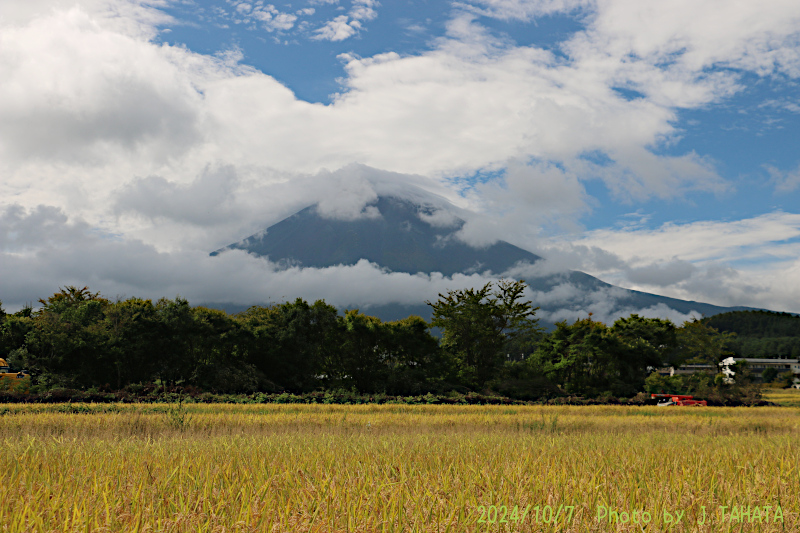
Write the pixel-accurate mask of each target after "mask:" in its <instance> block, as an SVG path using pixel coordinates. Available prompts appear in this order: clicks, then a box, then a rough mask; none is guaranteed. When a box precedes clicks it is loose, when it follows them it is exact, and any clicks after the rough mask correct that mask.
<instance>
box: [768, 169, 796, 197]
mask: <svg viewBox="0 0 800 533" xmlns="http://www.w3.org/2000/svg"><path fill="white" fill-rule="evenodd" d="M764 168H766V170H767V172H769V176H770V180H771V181H772V183H773V184H774V185H775V192H778V193H787V192H792V191H795V190H797V189H798V188H800V165H799V166H798V167H797V168H796V169H794V170H792V171H789V172H782V171H781V170H780V169H778V168H775V167H774V166H772V165H765V166H764Z"/></svg>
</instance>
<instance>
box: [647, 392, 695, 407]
mask: <svg viewBox="0 0 800 533" xmlns="http://www.w3.org/2000/svg"><path fill="white" fill-rule="evenodd" d="M650 398H651V399H653V400H661V401H659V402H658V406H659V407H666V406H668V405H703V406H708V403H707V402H706V401H705V400H695V399H694V396H688V395H686V394H651V395H650Z"/></svg>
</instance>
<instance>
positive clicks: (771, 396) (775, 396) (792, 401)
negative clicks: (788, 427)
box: [763, 388, 800, 407]
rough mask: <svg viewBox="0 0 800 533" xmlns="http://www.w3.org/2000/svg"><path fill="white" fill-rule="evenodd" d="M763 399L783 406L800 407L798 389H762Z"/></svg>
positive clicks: (799, 390) (799, 391) (799, 392)
mask: <svg viewBox="0 0 800 533" xmlns="http://www.w3.org/2000/svg"><path fill="white" fill-rule="evenodd" d="M763 395H764V399H765V400H767V401H770V402H772V403H776V404H778V405H782V406H784V407H800V389H769V388H766V389H764V391H763Z"/></svg>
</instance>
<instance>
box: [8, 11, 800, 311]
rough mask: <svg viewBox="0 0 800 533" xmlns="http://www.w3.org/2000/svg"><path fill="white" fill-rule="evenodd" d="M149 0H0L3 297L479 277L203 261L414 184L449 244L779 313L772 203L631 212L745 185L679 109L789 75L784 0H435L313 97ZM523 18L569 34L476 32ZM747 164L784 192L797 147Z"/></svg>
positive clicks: (301, 31)
mask: <svg viewBox="0 0 800 533" xmlns="http://www.w3.org/2000/svg"><path fill="white" fill-rule="evenodd" d="M172 5H174V3H172V2H168V1H160V0H38V1H35V2H25V3H20V2H6V3H3V4H2V5H0V65H3V73H4V75H3V78H2V79H0V176H2V178H0V221H1V222H2V225H0V245H1V247H0V270H1V271H2V273H3V278H4V280H9V281H4V283H3V292H2V294H1V295H0V298H2V299H3V300H4V303H5V305H6V306H7V307H12V308H13V307H15V306H19V305H22V304H23V303H24V302H26V301H29V300H30V299H31V298H38V297H42V296H46V295H48V294H50V293H52V292H53V291H55V290H56V289H57V288H58V286H63V285H65V284H70V283H73V284H77V285H84V284H89V285H90V286H91V287H92V288H93V289H95V290H102V291H103V292H104V293H106V294H109V295H114V294H127V295H134V294H135V295H147V296H151V297H152V296H161V295H166V296H172V295H174V294H175V293H181V294H183V295H184V296H187V297H191V298H192V299H193V300H197V301H214V300H217V301H218V300H219V299H220V298H221V295H222V294H223V293H225V294H227V295H228V299H231V298H234V299H236V300H237V301H242V302H245V300H248V303H249V301H250V300H252V299H253V298H255V297H257V298H259V299H261V300H269V299H273V300H275V299H280V298H282V297H287V298H291V297H294V296H304V297H307V298H311V299H315V298H321V297H326V298H330V299H336V301H337V302H344V303H343V305H346V304H347V299H348V298H350V296H346V294H347V293H348V291H349V293H350V294H352V295H358V297H359V298H361V297H362V296H363V297H364V298H367V299H366V300H362V299H359V300H358V301H370V302H373V301H374V302H376V303H377V302H379V301H381V302H383V301H391V300H390V299H391V298H394V297H395V296H397V297H400V298H405V299H406V300H407V299H410V298H412V297H413V298H417V297H422V298H423V299H424V298H430V297H431V296H430V295H431V294H432V293H436V292H440V291H441V290H443V289H444V288H455V285H457V284H461V283H462V282H463V283H468V282H469V283H471V282H472V281H476V282H477V281H478V280H480V279H483V278H481V277H480V276H478V278H473V277H470V276H465V277H464V278H463V279H462V278H459V280H458V281H456V280H447V279H439V278H436V277H429V278H428V279H420V278H418V277H415V276H409V275H399V274H387V273H383V272H380V271H379V270H377V269H374V268H373V267H371V266H369V265H368V264H367V265H360V266H358V265H357V266H354V267H347V268H343V269H333V270H330V271H328V270H326V269H323V270H321V271H311V270H305V269H294V270H292V269H290V270H285V271H281V273H280V274H278V273H276V272H275V271H274V268H273V266H271V265H269V264H267V265H266V266H265V264H264V261H263V260H255V259H253V258H250V257H247V256H246V255H242V254H230V255H229V256H227V257H226V258H225V259H224V260H222V259H221V258H220V261H217V262H216V263H215V262H213V261H211V260H210V259H208V258H207V257H206V256H205V254H207V252H208V251H210V250H213V249H216V248H218V247H220V246H223V245H225V244H228V243H230V242H232V241H234V240H236V239H237V238H241V237H243V236H245V235H249V234H252V233H253V232H255V231H258V230H259V229H262V228H264V227H266V226H268V225H270V224H272V223H275V222H277V221H279V220H281V219H282V218H284V217H286V216H288V215H290V214H292V213H294V212H296V211H298V210H299V209H301V208H303V207H306V206H307V205H311V204H315V203H319V204H320V207H319V209H320V212H322V213H324V214H325V216H329V217H331V218H345V219H346V218H348V217H349V218H359V217H370V216H374V215H375V213H374V212H371V211H370V210H369V209H368V204H369V203H370V201H372V200H374V199H375V198H376V197H377V196H378V195H379V194H385V193H386V192H387V191H395V192H397V193H399V194H412V192H411V191H412V190H417V189H418V190H422V191H425V192H426V193H429V194H433V195H438V196H439V197H441V198H442V199H443V200H446V201H449V202H452V203H453V204H454V205H455V206H456V207H455V208H454V209H456V211H457V212H455V213H450V212H448V211H446V210H442V211H434V212H433V213H432V214H431V215H429V216H431V217H436V218H435V220H436V221H438V222H439V223H441V224H447V223H448V220H452V217H453V216H458V217H460V218H462V219H463V220H465V221H466V223H465V225H464V227H463V228H462V229H461V230H460V232H459V238H460V239H462V240H463V241H464V242H468V243H470V244H473V245H475V246H487V245H489V244H491V243H492V242H494V241H496V240H497V239H500V238H502V239H504V240H507V241H509V242H511V243H512V244H515V245H518V246H520V247H523V248H525V249H529V250H531V251H532V252H534V253H536V254H538V255H542V256H543V257H545V258H546V259H547V261H546V262H544V263H543V264H541V265H538V266H537V268H540V269H545V268H546V269H549V270H550V271H553V272H555V271H563V270H564V269H577V270H584V271H586V272H589V273H591V274H595V275H598V276H600V277H601V278H602V279H604V280H605V281H609V282H613V283H615V284H618V285H622V286H625V287H629V288H634V289H642V290H657V291H658V292H660V293H662V294H665V295H669V296H675V297H681V298H690V299H696V300H704V301H709V302H712V303H716V304H720V305H750V306H757V307H767V308H772V309H779V310H790V311H800V308H798V307H797V305H798V304H797V302H798V301H800V298H798V297H800V283H798V281H797V280H798V279H800V275H799V274H800V260H798V257H800V254H798V253H797V252H798V251H800V250H798V247H799V246H800V222H799V221H798V218H797V217H798V215H797V214H795V213H792V212H787V211H786V210H785V209H783V210H780V209H774V208H772V206H771V205H767V204H765V207H764V208H763V210H762V211H761V212H759V213H749V214H746V215H741V216H739V217H738V218H735V217H732V218H727V219H723V218H718V219H715V220H704V219H702V218H698V217H697V216H696V215H695V216H694V217H692V218H690V219H686V220H681V219H676V220H673V221H666V222H658V223H654V222H652V221H647V220H646V219H647V212H646V211H647V210H648V209H650V208H651V207H652V206H653V205H655V204H653V203H652V202H665V203H663V204H658V205H665V206H670V205H679V204H680V205H683V204H687V203H688V204H690V203H695V204H702V203H703V202H716V201H724V200H725V198H732V197H734V196H735V195H737V194H740V193H739V192H738V191H739V190H741V189H743V188H745V185H746V184H745V183H744V182H742V181H737V180H736V179H731V178H730V176H728V175H723V174H724V173H723V172H722V171H721V168H722V166H723V165H722V164H721V163H720V162H719V161H718V160H716V159H715V158H714V157H711V156H708V155H706V153H704V151H703V150H702V149H695V147H693V146H684V145H683V144H682V139H684V137H685V136H686V134H687V130H688V128H689V127H690V121H689V120H687V119H686V118H685V117H684V115H685V114H686V113H688V112H693V111H697V112H700V111H702V110H707V109H710V108H712V107H713V106H719V105H724V104H726V103H728V102H731V101H733V100H734V99H736V98H738V97H740V96H742V95H746V94H749V93H750V91H751V90H752V87H754V86H755V85H756V84H757V83H759V82H763V83H767V82H769V83H776V84H777V83H784V82H786V83H789V84H791V83H796V82H797V79H798V78H800V44H799V43H800V32H798V28H800V4H798V3H797V2H791V1H782V0H773V1H770V2H767V3H766V4H758V5H757V4H754V3H752V2H749V1H736V2H721V1H711V2H704V3H703V4H702V5H698V4H696V3H691V2H672V3H653V2H638V1H637V2H633V1H629V0H609V1H603V2H598V1H582V0H581V1H577V0H576V1H561V0H559V1H549V0H548V1H543V0H542V1H522V0H473V1H464V2H457V3H453V4H450V5H449V8H448V10H447V12H446V16H445V19H444V20H442V21H441V28H442V30H441V32H440V33H439V34H437V35H435V36H431V37H430V38H429V39H428V40H427V41H425V42H424V43H423V44H421V45H419V46H417V47H416V48H415V49H413V50H405V51H404V50H400V49H399V45H398V51H395V50H394V49H393V47H391V46H389V47H388V48H387V50H385V51H382V52H379V53H372V54H369V55H359V54H357V53H350V52H346V53H342V54H339V56H340V57H339V61H341V62H342V65H343V67H342V68H343V69H344V75H343V76H342V78H341V80H340V91H339V92H338V94H336V95H335V96H333V98H332V99H331V101H330V102H329V103H315V102H309V101H305V100H302V99H300V98H298V97H297V96H296V95H295V93H294V92H293V91H292V89H291V88H290V87H289V86H288V85H287V84H286V83H284V82H283V81H281V80H279V79H278V78H277V77H273V76H271V75H270V73H269V72H264V71H261V70H258V69H256V68H254V67H252V66H249V63H248V61H247V58H246V57H245V53H244V52H243V51H242V50H240V49H237V47H235V46H231V47H229V48H227V49H224V50H218V51H216V53H207V52H206V53H204V52H201V51H196V50H193V49H191V48H189V47H187V46H178V45H173V44H168V43H166V42H163V40H160V39H162V38H163V36H164V35H165V31H166V30H165V29H166V28H168V27H177V26H179V25H180V23H181V21H179V20H176V19H175V18H174V17H173V16H172V15H170V14H169V13H168V11H169V9H168V8H169V7H170V6H172ZM239 5H244V3H241V2H240V3H237V7H235V8H234V9H235V10H236V12H237V13H239V15H237V16H239V17H240V18H241V20H242V22H241V24H245V25H246V24H250V23H248V22H246V21H245V19H246V18H247V17H246V16H245V15H246V12H249V13H251V15H250V17H251V19H252V20H251V23H252V24H256V22H255V21H256V19H257V17H256V18H253V17H255V15H252V7H251V8H250V11H248V8H244V7H241V8H239V7H238V6H239ZM315 6H316V7H314V6H311V4H309V5H308V6H305V4H304V5H303V6H301V5H300V4H299V3H297V5H293V6H292V9H293V11H291V12H290V11H289V10H288V8H287V9H284V7H280V6H279V7H280V9H278V10H276V11H275V12H272V11H270V10H267V11H264V13H269V17H267V15H266V14H265V15H259V17H261V18H260V19H258V20H260V23H259V24H257V25H256V26H257V28H256V29H255V30H254V31H264V32H267V33H269V34H270V35H272V36H276V37H278V36H280V38H281V39H282V40H284V41H286V42H288V41H289V40H290V39H296V40H305V41H307V42H312V41H313V42H314V43H315V45H321V43H322V42H323V41H324V42H328V41H330V42H333V41H336V40H337V39H338V37H339V36H344V33H341V32H340V30H341V28H339V30H337V29H336V28H335V27H334V26H335V24H333V25H327V23H328V22H331V23H333V22H335V21H336V19H335V18H330V19H329V20H327V21H323V20H320V21H318V22H315V23H314V24H311V23H310V22H309V23H308V24H305V25H304V23H303V21H304V20H306V19H308V20H311V19H310V18H309V17H312V16H315V13H316V14H317V15H319V14H321V13H322V11H323V7H324V6H323V5H322V4H320V3H317V4H315ZM340 7H342V8H343V12H342V15H341V16H345V17H347V19H346V20H340V21H339V22H341V23H343V24H347V25H348V27H349V28H350V30H347V31H348V32H350V31H351V30H352V32H351V33H350V34H349V35H347V36H346V38H345V37H342V39H339V41H343V42H356V40H357V39H359V38H362V37H363V38H366V37H365V36H366V35H367V34H368V33H369V30H370V28H371V27H372V26H371V25H374V24H377V23H378V22H379V21H380V20H381V9H382V8H381V6H379V5H378V4H377V3H374V2H349V3H343V4H342V5H341V6H340ZM226 9H229V11H228V13H229V14H232V13H233V11H230V9H231V8H230V6H228V7H227V8H226ZM303 9H305V10H311V11H304V12H303V13H300V10H303ZM315 9H316V10H317V11H316V12H312V11H314V10H315ZM720 13H725V16H724V17H723V16H720ZM282 14H283V15H286V16H283V17H282V18H280V20H281V21H283V22H280V23H278V22H276V21H278V20H279V17H280V16H281V15H282ZM337 16H339V15H337ZM292 17H295V18H294V19H292ZM546 17H565V18H571V19H572V20H573V21H574V22H575V24H576V27H575V28H574V29H573V30H572V31H570V32H568V34H566V35H565V37H564V38H563V39H561V40H559V41H557V42H554V43H553V44H552V46H549V47H545V46H538V45H536V44H525V43H521V42H518V40H515V38H514V37H512V36H510V35H509V34H506V33H504V32H502V31H496V29H494V28H495V27H494V26H492V24H494V22H493V21H508V20H516V21H519V22H520V23H530V24H533V23H538V22H544V18H546ZM229 18H230V17H229ZM268 18H269V20H267V19H268ZM270 20H271V21H272V23H271V26H270V25H269V24H267V23H268V22H269V21H270ZM230 21H233V19H232V18H230ZM353 22H358V25H354V24H353ZM267 26H269V28H267ZM324 28H329V29H330V32H328V31H327V30H324ZM334 30H335V31H334ZM356 30H357V31H356ZM337 32H338V33H337ZM326 39H327V41H326ZM287 46H288V45H287ZM353 46H355V45H353ZM754 80H755V81H754ZM759 80H760V81H759ZM783 95H784V93H781V95H780V98H784V96H783ZM787 98H788V97H787ZM771 101H774V102H777V104H775V105H771V107H770V106H767V107H768V108H769V109H771V110H778V109H780V110H782V111H781V112H782V113H784V114H783V115H781V120H788V119H787V118H786V117H796V116H797V114H796V112H793V111H792V109H793V108H792V107H791V106H792V105H796V104H797V102H796V101H792V100H791V98H789V99H785V101H784V100H779V99H776V98H772V100H771ZM781 102H783V103H781ZM762 103H763V102H762ZM778 104H780V105H778ZM758 105H761V103H759V104H758ZM764 105H766V104H764ZM748 109H749V108H748ZM759 109H761V108H759ZM765 109H766V108H765ZM771 112H772V111H771ZM775 112H777V111H775ZM762 164H763V165H766V166H764V180H763V183H759V185H758V186H759V187H761V188H763V189H765V190H768V191H773V190H774V191H777V192H778V193H780V194H783V195H791V194H795V193H796V191H797V187H794V185H793V184H794V183H795V182H796V181H797V180H796V179H795V174H796V173H797V172H796V168H797V166H798V164H800V161H795V162H793V163H792V164H791V165H788V164H784V162H775V161H763V163H762ZM411 186H413V187H411ZM747 186H748V187H749V186H751V185H747ZM719 199H722V200H719ZM607 204H614V205H621V206H630V211H634V214H636V213H639V211H638V209H639V208H640V206H643V209H644V212H642V213H641V217H639V219H638V221H637V220H636V217H631V218H630V221H631V222H630V224H627V225H621V224H620V223H619V217H617V218H616V219H615V220H613V221H607V220H602V221H594V220H591V218H592V216H593V214H594V213H598V212H600V211H602V209H603V208H604V207H605V206H606V205H607ZM431 220H434V219H433V218H432V219H431ZM587 226H588V227H587ZM221 265H222V266H221ZM215 280H216V281H215ZM470 280H472V281H470ZM359 282H360V284H359ZM448 283H450V284H451V285H452V286H449V285H448ZM330 284H333V285H335V288H334V287H332V286H331V285H330ZM315 291H317V292H315ZM337 291H339V292H337ZM367 293H369V295H368V294H367ZM423 294H424V297H423V296H422V295H423ZM218 297H220V298H218ZM540 297H542V298H546V297H547V296H546V295H540ZM353 298H355V296H353Z"/></svg>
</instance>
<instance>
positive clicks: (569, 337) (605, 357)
mask: <svg viewBox="0 0 800 533" xmlns="http://www.w3.org/2000/svg"><path fill="white" fill-rule="evenodd" d="M617 343H618V341H617V339H616V338H615V337H614V336H613V335H610V334H609V332H608V328H607V327H606V325H605V324H603V323H602V322H596V321H594V320H592V318H591V316H590V317H589V318H584V319H581V320H576V321H575V322H574V323H573V324H571V325H570V324H567V322H566V321H562V322H558V323H557V324H556V329H555V331H553V332H551V333H550V334H549V335H547V336H546V337H545V338H544V339H543V340H542V342H541V343H539V347H538V348H537V349H536V352H534V354H533V355H532V356H531V358H530V359H529V362H530V364H531V365H532V366H533V367H534V369H535V370H536V371H538V372H541V373H542V374H544V375H545V376H546V377H547V378H548V379H549V380H551V381H552V382H553V383H556V384H558V385H559V386H560V387H561V388H562V389H564V390H565V391H567V392H570V393H573V394H586V395H597V394H599V393H600V392H602V391H605V390H608V388H609V386H610V381H611V380H610V379H609V377H610V376H611V375H612V374H613V372H614V369H613V368H612V360H611V358H612V353H613V352H614V351H615V349H616V348H617Z"/></svg>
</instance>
